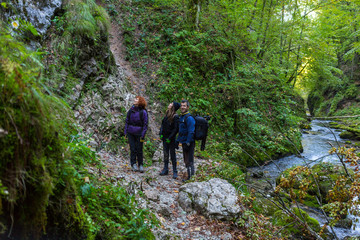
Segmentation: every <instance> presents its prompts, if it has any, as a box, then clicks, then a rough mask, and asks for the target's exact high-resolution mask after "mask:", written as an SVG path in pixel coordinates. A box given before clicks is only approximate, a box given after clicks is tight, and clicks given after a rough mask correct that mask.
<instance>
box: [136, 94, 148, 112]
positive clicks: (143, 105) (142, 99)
mask: <svg viewBox="0 0 360 240" xmlns="http://www.w3.org/2000/svg"><path fill="white" fill-rule="evenodd" d="M136 98H137V99H139V103H138V106H139V107H141V108H143V109H145V108H146V105H147V103H146V101H145V98H143V97H140V96H136Z"/></svg>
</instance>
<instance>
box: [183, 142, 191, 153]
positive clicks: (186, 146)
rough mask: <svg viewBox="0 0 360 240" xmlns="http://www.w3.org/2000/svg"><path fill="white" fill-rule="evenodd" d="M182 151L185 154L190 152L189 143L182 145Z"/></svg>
mask: <svg viewBox="0 0 360 240" xmlns="http://www.w3.org/2000/svg"><path fill="white" fill-rule="evenodd" d="M183 149H184V151H185V152H188V151H189V150H190V143H184V144H183Z"/></svg>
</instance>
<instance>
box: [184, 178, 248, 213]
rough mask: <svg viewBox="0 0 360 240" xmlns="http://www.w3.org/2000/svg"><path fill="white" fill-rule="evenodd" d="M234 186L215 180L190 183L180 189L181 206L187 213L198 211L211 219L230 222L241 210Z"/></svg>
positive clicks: (224, 181) (221, 180)
mask: <svg viewBox="0 0 360 240" xmlns="http://www.w3.org/2000/svg"><path fill="white" fill-rule="evenodd" d="M237 202H238V197H237V193H236V190H235V188H234V186H232V185H231V184H230V183H228V182H227V181H226V180H223V179H219V178H213V179H210V180H209V181H207V182H193V183H188V184H185V185H183V186H181V188H180V193H179V204H180V206H181V207H182V208H183V209H184V210H185V211H187V212H190V211H192V210H196V211H198V212H200V213H201V214H203V215H204V216H207V217H209V218H217V219H223V220H230V219H232V218H234V217H236V216H237V215H238V214H239V213H240V212H241V208H240V206H239V205H238V203H237Z"/></svg>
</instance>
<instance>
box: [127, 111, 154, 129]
mask: <svg viewBox="0 0 360 240" xmlns="http://www.w3.org/2000/svg"><path fill="white" fill-rule="evenodd" d="M144 111H145V112H146V113H147V114H148V111H147V110H146V108H143V109H141V110H140V121H141V126H139V127H144ZM131 112H132V111H131V109H130V110H129V111H128V112H127V114H126V118H128V119H130V115H131ZM148 119H149V114H148Z"/></svg>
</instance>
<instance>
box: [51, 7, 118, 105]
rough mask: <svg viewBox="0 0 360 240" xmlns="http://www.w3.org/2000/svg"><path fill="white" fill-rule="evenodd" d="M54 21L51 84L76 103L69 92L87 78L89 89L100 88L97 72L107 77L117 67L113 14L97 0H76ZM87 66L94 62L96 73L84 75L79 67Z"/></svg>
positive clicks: (86, 83) (92, 65) (93, 70)
mask: <svg viewBox="0 0 360 240" xmlns="http://www.w3.org/2000/svg"><path fill="white" fill-rule="evenodd" d="M52 22H53V24H52V27H51V28H50V30H49V31H50V33H49V35H50V36H51V37H50V38H49V39H48V40H47V44H46V46H47V47H48V48H47V49H46V50H47V55H46V56H45V62H46V64H47V67H46V75H47V76H48V79H49V83H48V84H47V85H48V86H49V87H51V88H53V89H55V90H56V91H59V92H60V93H61V96H62V97H64V98H65V99H66V100H67V102H69V103H73V102H72V101H74V100H72V98H71V97H70V96H69V95H71V94H73V90H72V89H73V88H74V87H75V86H76V85H77V84H80V83H81V85H82V84H84V81H85V84H84V87H85V89H86V88H87V87H88V86H91V87H97V85H98V83H96V82H95V81H94V79H93V78H94V76H93V75H96V76H99V75H103V76H104V77H107V76H108V74H109V73H111V71H112V70H113V68H112V67H111V66H113V62H114V59H113V57H112V55H110V54H109V51H110V50H109V48H108V30H109V28H110V20H109V16H108V14H107V12H106V10H105V9H104V8H102V7H101V6H99V5H97V4H96V3H95V2H94V1H93V0H88V1H85V0H84V1H82V0H76V1H67V2H65V3H64V12H60V15H58V16H55V17H54V19H53V20H52ZM84 65H90V66H91V71H92V73H96V74H92V75H91V76H81V75H80V71H79V68H81V67H83V66H84ZM64 79H66V81H64ZM94 82H95V83H94Z"/></svg>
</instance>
